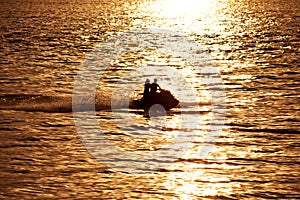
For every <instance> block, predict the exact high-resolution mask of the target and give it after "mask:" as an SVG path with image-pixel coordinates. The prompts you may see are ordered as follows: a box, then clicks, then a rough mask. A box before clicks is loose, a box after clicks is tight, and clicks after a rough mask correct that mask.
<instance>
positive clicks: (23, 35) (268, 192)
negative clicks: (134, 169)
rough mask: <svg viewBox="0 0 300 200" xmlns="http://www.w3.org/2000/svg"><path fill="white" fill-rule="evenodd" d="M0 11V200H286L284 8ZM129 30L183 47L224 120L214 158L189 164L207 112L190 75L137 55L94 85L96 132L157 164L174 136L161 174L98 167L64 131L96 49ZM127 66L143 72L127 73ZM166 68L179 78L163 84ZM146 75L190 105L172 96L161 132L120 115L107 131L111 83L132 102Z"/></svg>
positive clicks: (178, 5)
mask: <svg viewBox="0 0 300 200" xmlns="http://www.w3.org/2000/svg"><path fill="white" fill-rule="evenodd" d="M0 5H1V6H0V11H1V12H0V13H1V14H0V17H1V23H0V38H1V40H0V52H1V53H0V65H1V67H0V83H1V85H0V102H1V104H0V113H1V115H0V116H1V117H0V118H1V122H0V124H1V125H0V130H1V133H0V137H1V139H0V155H1V162H0V180H1V182H0V184H1V185H0V198H1V199H126V198H128V199H133V198H138V199H150V198H153V199H156V198H157V199H265V198H267V199H286V198H290V199H299V198H300V191H299V177H300V176H299V171H300V165H299V163H300V159H299V144H300V136H299V127H300V124H299V121H300V119H299V115H300V111H299V109H300V107H299V96H300V95H299V91H300V88H299V74H300V72H299V59H300V56H299V55H300V54H299V51H300V42H299V41H300V25H299V23H300V18H299V17H300V6H299V5H300V2H299V1H298V0H294V1H280V0H271V1H263V0H254V1H251V2H249V1H226V0H203V1H195V0H188V1H179V0H175V1H168V0H164V1H163V0H157V1H133V0H132V1H104V0H102V1H88V0H84V1H59V0H55V1H50V0H47V1H37V0H32V1H29V0H26V1H16V0H14V1H1V2H0ZM143 27H158V28H163V29H169V30H173V31H178V32H180V33H182V34H186V35H188V36H189V37H190V38H192V39H194V40H195V41H196V42H197V44H199V45H200V46H201V47H202V48H203V49H204V50H205V51H206V52H207V55H208V56H209V57H210V58H211V59H212V61H213V62H214V66H216V67H217V68H218V69H219V71H220V74H221V77H222V83H223V84H224V87H225V94H226V119H225V125H224V126H223V132H222V135H220V136H219V137H218V140H215V141H217V143H215V144H214V145H215V149H214V151H213V152H211V153H210V154H209V156H208V157H206V158H205V159H202V158H199V157H198V156H197V150H198V149H199V148H200V147H201V146H202V145H203V142H204V140H205V135H206V134H209V133H210V132H211V131H212V130H208V129H209V127H210V124H211V115H212V113H213V112H212V106H211V101H212V100H211V99H210V95H209V94H210V92H209V91H208V89H207V88H208V87H207V85H206V84H205V83H204V81H203V76H202V75H201V74H197V73H193V71H192V72H190V71H188V69H189V64H188V63H185V62H183V61H182V60H181V59H180V58H178V57H176V56H170V55H165V54H162V53H155V52H153V51H150V50H146V49H145V50H142V51H140V52H129V53H128V54H125V55H123V56H121V57H120V59H119V60H118V61H115V62H114V63H112V64H111V66H110V67H109V68H108V69H107V70H106V72H105V74H103V76H102V78H101V80H100V81H99V83H97V84H98V89H97V97H96V109H97V120H98V122H99V125H100V126H101V129H102V131H103V132H104V133H105V135H106V136H107V138H109V140H110V141H112V142H113V143H114V144H115V145H116V146H119V147H121V148H122V149H124V150H127V151H132V152H140V153H150V152H155V151H158V149H159V148H160V147H162V146H164V145H166V144H168V143H172V141H173V139H174V137H176V133H177V132H184V133H186V134H187V138H188V137H191V138H192V140H191V143H192V145H191V146H190V149H189V150H188V151H187V152H185V154H184V155H177V156H178V157H176V156H175V161H172V162H169V164H168V165H163V167H160V168H157V169H156V170H154V171H152V172H147V173H139V174H136V173H130V172H128V171H126V170H124V171H122V170H118V171H117V170H115V169H114V168H111V166H107V165H104V163H101V162H98V161H97V159H96V158H95V157H94V156H93V155H92V154H91V153H90V152H89V151H88V150H87V149H86V146H85V145H86V143H85V144H84V143H83V142H82V140H80V137H79V135H78V129H76V127H75V123H74V117H73V113H72V93H73V88H74V81H75V80H76V76H77V74H78V73H79V70H80V69H81V66H82V65H83V63H84V61H85V60H86V58H87V57H88V55H89V54H90V53H91V52H92V50H93V49H94V48H95V47H96V46H97V45H101V44H102V43H103V42H104V41H105V40H106V39H107V38H112V37H114V36H115V35H116V34H117V33H119V32H122V31H126V30H129V29H132V28H143ZM99 62H101V61H99ZM140 63H143V64H148V67H147V68H145V69H144V70H142V72H141V71H138V72H139V73H138V74H137V73H136V71H135V73H133V72H131V71H130V70H133V71H134V70H135V69H136V68H138V67H137V66H138V65H140ZM203 65H204V64H203ZM155 66H156V67H155ZM157 66H158V67H157ZM163 66H165V67H163ZM168 68H172V69H174V70H175V71H178V72H180V74H183V75H184V77H185V79H177V80H176V81H175V82H174V81H170V80H169V79H168V77H167V76H165V75H166V74H168V72H166V71H165V69H168ZM97 70H98V69H95V72H97ZM128 72H131V73H130V74H129V75H128ZM156 76H158V77H159V81H160V83H161V84H162V86H164V87H166V88H169V89H172V88H174V87H176V85H183V84H184V83H185V81H187V82H188V83H189V84H191V85H192V86H191V87H193V88H194V91H195V94H196V96H197V98H192V99H193V100H194V101H192V102H190V101H188V100H189V95H184V93H182V92H184V91H185V89H184V88H183V90H182V91H180V90H178V91H177V90H173V91H172V92H173V93H174V94H175V96H176V97H177V98H178V99H180V100H181V102H184V103H185V104H184V103H182V104H181V107H179V108H175V109H174V110H172V111H171V112H169V113H168V114H167V116H165V118H163V119H162V118H160V117H153V118H152V117H151V118H146V117H144V116H143V112H142V111H136V110H130V111H129V115H130V119H131V121H130V122H128V121H126V120H119V119H124V118H126V116H125V114H124V113H125V112H124V111H122V112H118V115H117V116H116V115H114V113H113V112H111V111H110V104H111V99H110V97H111V94H112V93H114V92H115V91H114V90H115V87H116V85H118V83H120V81H125V82H126V83H133V84H135V85H136V87H137V88H136V89H135V91H134V94H136V93H137V92H138V91H140V92H141V91H142V83H143V80H144V79H145V78H151V79H152V78H154V77H156ZM132 94H133V93H132ZM122 95H123V93H121V96H122ZM198 97H199V98H198ZM189 103H190V104H189ZM122 117H123V118H122ZM182 118H188V119H191V120H188V123H190V124H183V120H182ZM199 118H200V120H199ZM197 120H198V121H197ZM184 123H185V122H184ZM185 126H187V127H194V128H189V129H187V130H186V129H184V127H185ZM90 130H91V134H93V131H94V130H96V129H95V127H90ZM92 136H93V135H92ZM185 139H186V138H185ZM175 141H176V142H177V143H178V145H179V146H180V145H181V144H183V143H184V139H183V140H182V141H181V140H178V139H177V140H175ZM92 142H93V140H92ZM181 142H182V143H181ZM171 150H172V149H170V151H171ZM195 152H196V153H195ZM96 153H97V152H96ZM98 153H99V152H98ZM108 154H110V152H108ZM113 156H114V155H113ZM114 159H115V158H114ZM168 159H169V158H168V157H163V158H161V160H152V161H150V162H149V163H146V164H149V165H151V164H153V163H156V164H159V163H168ZM115 161H116V160H115ZM137 161H140V160H137ZM118 162H121V161H118Z"/></svg>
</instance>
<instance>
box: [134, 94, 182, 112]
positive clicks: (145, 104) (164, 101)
mask: <svg viewBox="0 0 300 200" xmlns="http://www.w3.org/2000/svg"><path fill="white" fill-rule="evenodd" d="M178 103H179V101H178V100H177V99H176V98H175V97H174V96H173V95H172V94H171V92H170V91H168V90H162V91H161V92H160V93H156V94H151V95H149V96H148V97H147V98H142V99H138V100H133V101H132V102H131V103H130V108H132V109H144V110H149V108H151V106H153V105H155V104H159V105H161V106H163V107H164V109H165V110H170V109H172V108H175V107H176V106H177V105H178Z"/></svg>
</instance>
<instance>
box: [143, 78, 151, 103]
mask: <svg viewBox="0 0 300 200" xmlns="http://www.w3.org/2000/svg"><path fill="white" fill-rule="evenodd" d="M149 92H150V80H149V79H146V81H145V85H144V93H143V99H145V98H147V96H148V95H149Z"/></svg>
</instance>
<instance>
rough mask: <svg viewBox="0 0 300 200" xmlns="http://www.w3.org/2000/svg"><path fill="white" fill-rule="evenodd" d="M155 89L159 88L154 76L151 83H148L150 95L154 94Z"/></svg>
mask: <svg viewBox="0 0 300 200" xmlns="http://www.w3.org/2000/svg"><path fill="white" fill-rule="evenodd" d="M157 89H159V90H161V88H160V87H159V85H158V84H157V79H156V78H155V79H154V81H153V83H152V84H151V85H150V94H152V95H154V94H156V92H157Z"/></svg>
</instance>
